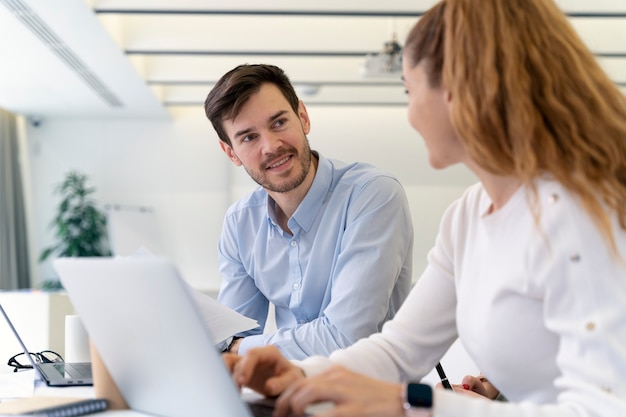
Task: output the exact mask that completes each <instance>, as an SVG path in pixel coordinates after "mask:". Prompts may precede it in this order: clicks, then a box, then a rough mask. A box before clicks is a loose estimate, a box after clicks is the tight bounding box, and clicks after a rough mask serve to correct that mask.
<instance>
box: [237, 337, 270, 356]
mask: <svg viewBox="0 0 626 417" xmlns="http://www.w3.org/2000/svg"><path fill="white" fill-rule="evenodd" d="M262 346H265V337H264V335H262V334H255V335H252V336H244V338H243V339H241V342H239V349H237V354H238V355H245V353H246V352H247V351H249V350H250V349H252V348H255V347H262Z"/></svg>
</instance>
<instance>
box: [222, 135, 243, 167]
mask: <svg viewBox="0 0 626 417" xmlns="http://www.w3.org/2000/svg"><path fill="white" fill-rule="evenodd" d="M220 147H221V148H222V151H224V153H225V154H226V156H227V157H228V159H230V160H231V162H232V163H233V164H235V165H236V166H241V165H242V163H241V161H240V160H239V158H238V157H237V155H236V154H235V151H233V148H232V147H231V146H230V145H229V144H227V143H226V142H224V141H221V140H220Z"/></svg>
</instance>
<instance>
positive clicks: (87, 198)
mask: <svg viewBox="0 0 626 417" xmlns="http://www.w3.org/2000/svg"><path fill="white" fill-rule="evenodd" d="M95 191H96V190H95V188H94V187H88V186H87V176H86V175H84V174H81V173H79V172H77V171H70V172H68V173H67V174H66V176H65V179H64V181H63V182H62V183H61V184H59V185H58V186H57V188H56V189H55V193H56V194H58V195H59V196H60V197H61V202H60V203H59V205H58V208H57V213H56V215H55V216H54V219H53V220H52V222H51V223H50V227H52V228H53V229H54V235H55V237H56V238H57V243H55V244H53V245H51V246H49V247H46V248H44V249H43V250H42V251H41V254H40V256H39V262H43V261H45V260H46V259H48V258H49V257H50V256H51V255H52V254H54V253H56V254H57V255H58V256H60V257H75V256H108V255H109V254H110V252H109V250H108V249H107V247H106V242H105V238H106V217H105V215H104V214H103V213H102V212H101V211H100V210H99V209H98V208H97V207H96V202H95V200H94V199H93V198H92V194H93V193H94V192H95ZM42 287H43V288H44V289H58V288H61V284H60V282H59V281H58V280H56V281H53V280H47V281H45V282H44V283H43V285H42Z"/></svg>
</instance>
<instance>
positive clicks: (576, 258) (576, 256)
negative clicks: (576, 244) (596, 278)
mask: <svg viewBox="0 0 626 417" xmlns="http://www.w3.org/2000/svg"><path fill="white" fill-rule="evenodd" d="M569 260H570V261H572V262H578V261H580V255H579V254H577V253H574V254H572V255H571V256H570V257H569Z"/></svg>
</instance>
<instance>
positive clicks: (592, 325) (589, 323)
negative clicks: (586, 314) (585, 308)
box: [585, 321, 596, 332]
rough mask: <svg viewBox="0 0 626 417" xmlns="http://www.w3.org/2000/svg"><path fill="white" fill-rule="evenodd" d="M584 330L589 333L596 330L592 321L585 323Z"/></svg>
mask: <svg viewBox="0 0 626 417" xmlns="http://www.w3.org/2000/svg"><path fill="white" fill-rule="evenodd" d="M585 329H587V330H589V331H590V332H592V331H594V330H595V329H596V324H595V323H594V322H592V321H590V322H587V324H586V325H585Z"/></svg>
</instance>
